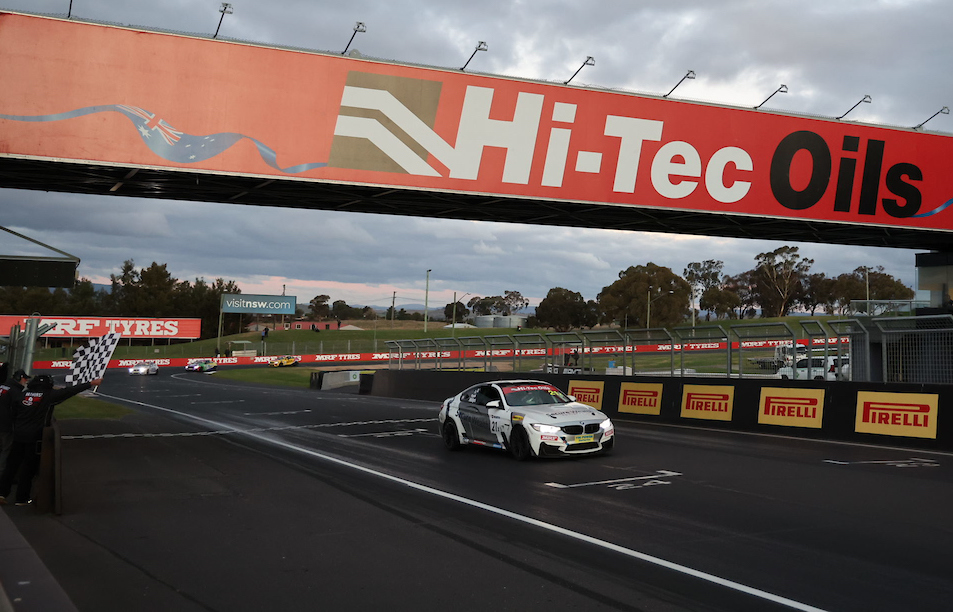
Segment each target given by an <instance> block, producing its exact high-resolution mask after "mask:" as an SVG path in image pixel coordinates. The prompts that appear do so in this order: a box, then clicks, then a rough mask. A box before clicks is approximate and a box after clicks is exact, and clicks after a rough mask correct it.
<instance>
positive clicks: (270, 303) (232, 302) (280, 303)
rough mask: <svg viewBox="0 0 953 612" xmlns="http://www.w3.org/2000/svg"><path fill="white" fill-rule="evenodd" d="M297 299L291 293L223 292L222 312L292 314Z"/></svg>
mask: <svg viewBox="0 0 953 612" xmlns="http://www.w3.org/2000/svg"><path fill="white" fill-rule="evenodd" d="M297 300H298V298H297V297H295V296H293V295H250V294H244V293H240V294H239V293H234V294H233V293H223V294H222V312H241V313H251V314H290V315H293V314H294V313H295V307H296V306H297V304H296V302H297Z"/></svg>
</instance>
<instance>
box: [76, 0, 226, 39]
mask: <svg viewBox="0 0 953 612" xmlns="http://www.w3.org/2000/svg"><path fill="white" fill-rule="evenodd" d="M72 11H73V3H72V2H71V3H70V12H71V13H72ZM218 12H219V13H221V14H222V16H221V17H219V18H218V27H217V28H215V34H214V35H213V36H212V38H218V31H219V30H221V29H222V21H223V20H224V19H225V15H231V14H232V13H233V12H234V11H233V10H232V5H231V4H229V3H228V2H222V7H221V8H220V9H218Z"/></svg>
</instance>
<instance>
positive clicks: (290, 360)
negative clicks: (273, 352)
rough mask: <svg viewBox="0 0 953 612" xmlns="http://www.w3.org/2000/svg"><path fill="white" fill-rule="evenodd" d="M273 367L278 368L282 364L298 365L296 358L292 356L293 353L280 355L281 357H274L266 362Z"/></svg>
mask: <svg viewBox="0 0 953 612" xmlns="http://www.w3.org/2000/svg"><path fill="white" fill-rule="evenodd" d="M268 365H270V366H271V367H273V368H280V367H283V366H293V365H298V360H297V359H295V358H294V355H282V356H281V357H275V358H274V359H272V360H271V361H269V362H268Z"/></svg>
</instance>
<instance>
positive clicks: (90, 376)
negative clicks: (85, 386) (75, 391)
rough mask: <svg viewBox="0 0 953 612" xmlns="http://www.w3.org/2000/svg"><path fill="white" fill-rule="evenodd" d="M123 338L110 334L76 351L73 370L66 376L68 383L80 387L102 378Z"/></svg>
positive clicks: (117, 334) (120, 335)
mask: <svg viewBox="0 0 953 612" xmlns="http://www.w3.org/2000/svg"><path fill="white" fill-rule="evenodd" d="M121 337H122V334H119V333H116V332H110V333H108V334H106V335H105V336H103V337H102V338H92V339H91V340H90V341H89V344H87V345H86V346H82V347H80V348H78V349H76V352H75V353H73V369H72V371H70V373H69V374H67V375H66V382H67V383H68V384H70V385H80V384H82V383H85V382H89V381H91V380H95V379H97V378H102V376H103V374H105V373H106V366H108V365H109V360H110V358H112V356H113V351H115V350H116V345H117V344H119V339H120V338H121Z"/></svg>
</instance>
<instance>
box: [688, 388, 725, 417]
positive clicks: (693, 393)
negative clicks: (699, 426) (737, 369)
mask: <svg viewBox="0 0 953 612" xmlns="http://www.w3.org/2000/svg"><path fill="white" fill-rule="evenodd" d="M734 403H735V388H734V387H731V386H712V385H685V386H684V387H683V388H682V413H681V416H682V418H690V419H707V420H710V421H730V420H731V413H732V409H733V408H734Z"/></svg>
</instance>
